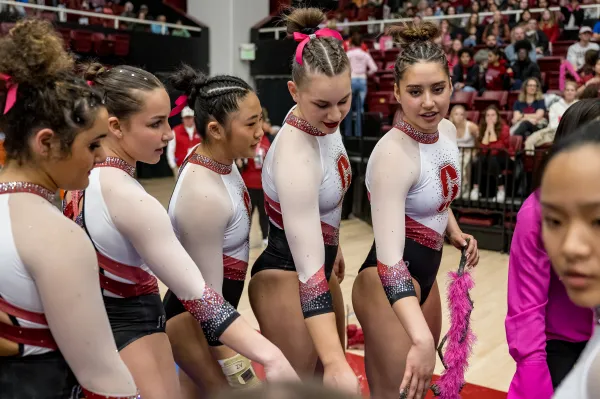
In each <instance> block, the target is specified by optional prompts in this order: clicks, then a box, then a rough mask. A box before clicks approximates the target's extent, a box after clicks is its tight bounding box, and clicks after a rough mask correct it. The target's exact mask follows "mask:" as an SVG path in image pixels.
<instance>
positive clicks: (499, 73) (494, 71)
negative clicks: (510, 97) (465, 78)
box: [485, 48, 513, 91]
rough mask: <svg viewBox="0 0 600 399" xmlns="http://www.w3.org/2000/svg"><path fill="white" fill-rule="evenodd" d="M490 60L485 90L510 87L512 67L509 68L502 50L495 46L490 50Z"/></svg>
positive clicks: (498, 89) (486, 73) (486, 72)
mask: <svg viewBox="0 0 600 399" xmlns="http://www.w3.org/2000/svg"><path fill="white" fill-rule="evenodd" d="M487 54H488V62H487V68H486V70H485V90H490V91H503V90H508V88H509V87H510V78H511V77H512V76H513V71H512V69H511V68H507V65H506V60H505V59H504V58H503V57H502V51H500V49H498V48H494V49H491V50H489V51H488V53H487Z"/></svg>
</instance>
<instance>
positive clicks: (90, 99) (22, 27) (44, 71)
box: [0, 20, 102, 163]
mask: <svg viewBox="0 0 600 399" xmlns="http://www.w3.org/2000/svg"><path fill="white" fill-rule="evenodd" d="M0 54H2V57H0V73H2V74H4V75H7V76H9V77H10V83H11V84H18V89H17V97H16V102H15V104H14V105H13V106H12V108H10V110H9V111H8V112H6V114H3V115H0V130H2V131H3V132H4V134H5V141H4V148H5V149H6V158H7V159H8V160H15V161H18V162H19V163H23V162H24V161H26V160H30V159H31V155H32V154H31V152H30V149H29V145H28V143H29V139H30V137H31V136H32V135H34V134H35V132H36V131H39V130H41V129H46V128H48V129H51V130H52V131H53V132H54V133H55V134H56V136H57V137H58V139H59V141H60V148H61V156H68V155H69V153H70V152H69V149H70V147H71V144H72V143H73V141H74V140H75V137H76V136H77V134H78V133H80V132H82V131H84V130H87V129H89V128H90V127H91V126H92V125H93V123H94V120H95V116H96V113H97V111H98V109H99V108H101V107H102V98H101V96H100V95H99V93H98V92H97V91H95V90H94V89H93V88H90V87H89V86H88V85H87V84H86V82H85V80H83V79H80V78H77V76H76V75H75V74H74V72H73V59H72V58H71V57H70V56H69V55H68V54H67V52H66V51H65V50H64V44H63V41H62V39H61V37H60V36H59V35H58V34H57V33H56V32H55V31H54V29H53V27H52V25H50V23H48V22H46V21H40V20H25V21H21V22H19V23H17V25H15V27H14V28H12V29H11V30H10V32H9V34H8V35H6V36H4V37H2V38H0ZM1 82H2V83H0V104H1V105H2V108H1V109H4V107H5V105H6V101H7V96H8V83H7V82H5V81H1Z"/></svg>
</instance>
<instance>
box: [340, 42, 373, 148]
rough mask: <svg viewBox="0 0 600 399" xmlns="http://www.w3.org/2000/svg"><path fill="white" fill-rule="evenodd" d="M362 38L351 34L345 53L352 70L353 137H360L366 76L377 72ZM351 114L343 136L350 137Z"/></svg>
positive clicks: (350, 113) (365, 94)
mask: <svg viewBox="0 0 600 399" xmlns="http://www.w3.org/2000/svg"><path fill="white" fill-rule="evenodd" d="M361 45H362V37H361V36H360V34H353V35H352V40H351V41H350V48H349V49H348V51H346V54H347V55H348V59H349V60H350V68H351V70H352V105H353V107H352V109H353V110H354V112H356V124H355V125H354V135H355V136H357V137H360V136H362V113H363V108H364V104H365V98H366V97H367V76H368V75H372V74H373V73H375V72H376V71H377V64H375V61H374V60H373V57H371V54H369V53H368V52H366V51H365V50H363V48H362V47H361ZM352 114H353V112H349V113H348V116H346V119H345V120H344V134H345V135H346V136H352Z"/></svg>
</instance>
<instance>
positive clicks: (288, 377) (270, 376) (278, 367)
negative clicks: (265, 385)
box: [263, 352, 300, 382]
mask: <svg viewBox="0 0 600 399" xmlns="http://www.w3.org/2000/svg"><path fill="white" fill-rule="evenodd" d="M263 366H264V368H265V376H266V377H267V381H269V382H276V381H292V382H297V381H300V378H298V374H296V372H295V371H294V369H293V368H292V365H291V364H290V362H288V360H287V359H286V358H285V356H284V355H283V353H281V352H279V353H278V354H277V355H275V356H274V357H273V359H272V360H270V361H268V362H265V364H264V365H263Z"/></svg>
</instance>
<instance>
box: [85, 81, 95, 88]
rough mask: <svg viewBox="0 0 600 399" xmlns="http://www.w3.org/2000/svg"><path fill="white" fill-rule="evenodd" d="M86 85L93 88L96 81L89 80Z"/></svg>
mask: <svg viewBox="0 0 600 399" xmlns="http://www.w3.org/2000/svg"><path fill="white" fill-rule="evenodd" d="M86 83H87V85H88V86H90V87H92V86H93V85H94V81H93V80H88V81H87V82H86Z"/></svg>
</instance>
